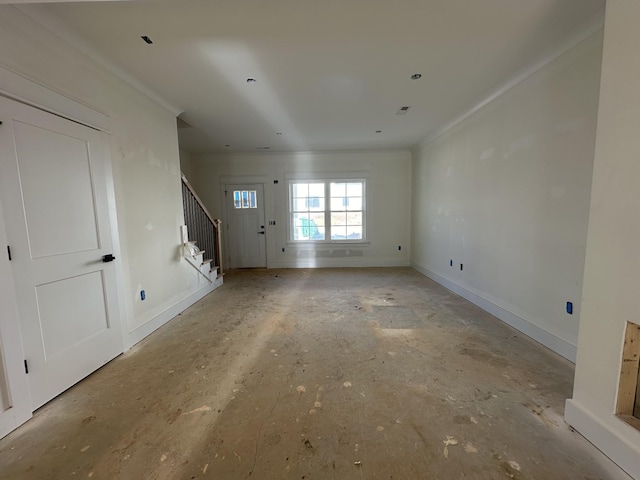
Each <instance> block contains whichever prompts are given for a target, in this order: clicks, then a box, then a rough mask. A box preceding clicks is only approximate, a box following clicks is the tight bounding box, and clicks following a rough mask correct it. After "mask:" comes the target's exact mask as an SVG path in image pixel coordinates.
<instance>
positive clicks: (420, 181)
mask: <svg viewBox="0 0 640 480" xmlns="http://www.w3.org/2000/svg"><path fill="white" fill-rule="evenodd" d="M601 36H602V32H601V31H600V32H597V33H596V34H593V35H591V36H590V37H589V38H587V39H586V40H585V41H583V42H581V43H580V44H579V45H577V46H576V47H574V48H573V49H571V50H569V51H567V52H565V53H564V54H563V55H561V56H560V57H558V58H557V59H555V60H554V61H552V62H551V63H549V64H547V65H546V66H545V67H543V68H542V69H540V70H538V71H537V72H536V73H534V74H533V75H531V76H529V77H528V78H526V79H525V80H524V81H522V82H521V83H519V84H518V85H516V86H515V87H514V88H512V89H510V90H508V91H506V92H505V93H504V94H502V95H501V96H499V97H498V98H496V99H495V100H493V101H492V102H490V103H489V104H487V105H486V106H484V107H483V108H481V109H480V110H479V111H477V112H475V113H474V114H472V115H471V116H470V117H468V118H466V119H465V120H463V121H461V122H460V123H458V124H457V125H455V126H453V127H452V128H450V129H448V130H447V131H445V132H444V133H442V134H441V135H440V136H438V137H437V138H435V139H434V140H432V141H430V142H429V143H427V144H426V145H423V146H422V147H421V148H419V149H417V150H416V151H415V152H414V162H413V202H412V203H413V205H414V210H413V216H412V238H411V241H412V257H411V260H412V263H413V265H414V266H415V267H416V268H417V269H418V270H420V271H422V272H423V273H425V274H426V275H428V276H430V277H432V278H434V279H435V280H437V281H439V282H441V283H443V284H444V285H446V286H447V287H449V288H451V289H453V290H455V291H456V292H458V293H460V294H461V295H463V296H465V297H467V298H469V299H470V300H471V301H473V302H475V303H477V304H478V305H480V306H481V307H483V308H485V309H487V310H489V311H490V312H491V313H494V314H495V315H497V316H498V317H500V318H502V319H503V320H505V321H507V322H508V323H510V324H512V325H513V326H515V327H516V328H519V329H520V330H522V331H524V332H525V333H527V334H528V335H530V336H532V337H533V338H536V339H537V340H538V341H540V342H542V343H544V344H546V345H547V346H549V347H550V348H552V349H554V350H556V351H557V352H559V353H560V354H562V355H564V356H565V357H567V358H570V359H574V357H575V345H576V342H577V333H578V320H579V317H580V292H581V287H582V283H581V279H582V273H583V262H584V252H585V239H586V230H587V218H588V212H589V193H590V185H591V173H592V166H593V148H594V135H595V126H596V109H597V102H598V85H599V70H600V56H601V45H602V42H601ZM450 260H453V266H452V267H450V266H449V262H450ZM461 263H462V264H463V265H464V268H463V270H462V271H461V270H460V264H461ZM567 301H571V302H573V307H574V313H573V315H568V314H567V313H566V312H565V302H567Z"/></svg>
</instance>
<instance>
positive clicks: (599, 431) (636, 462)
mask: <svg viewBox="0 0 640 480" xmlns="http://www.w3.org/2000/svg"><path fill="white" fill-rule="evenodd" d="M612 415H613V413H612ZM564 418H565V420H566V421H567V423H569V425H571V426H572V427H573V428H575V429H576V430H577V431H578V432H580V434H581V435H582V436H583V437H585V438H587V439H589V438H598V439H601V441H599V442H598V445H597V447H598V448H599V449H600V450H601V451H602V453H604V454H605V455H606V456H607V457H609V458H610V459H611V460H613V462H615V463H616V465H618V466H619V467H620V468H622V469H623V470H624V471H625V472H627V473H629V475H631V476H633V473H632V472H640V452H639V451H638V448H637V447H635V448H634V446H633V445H632V444H629V443H627V442H626V441H624V439H622V438H621V437H620V436H619V435H618V434H617V433H616V432H614V431H613V430H612V429H611V428H609V426H608V425H606V424H605V423H603V422H602V421H600V419H599V418H598V417H596V416H595V415H594V414H593V413H591V412H590V411H589V410H587V409H586V408H585V407H583V406H582V405H580V403H578V402H576V400H574V399H568V400H567V401H566V404H565V411H564ZM620 423H621V424H622V426H623V427H627V428H632V427H631V426H629V425H627V424H625V423H624V422H623V421H622V420H620ZM634 478H640V477H634Z"/></svg>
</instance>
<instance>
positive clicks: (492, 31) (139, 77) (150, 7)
mask: <svg viewBox="0 0 640 480" xmlns="http://www.w3.org/2000/svg"><path fill="white" fill-rule="evenodd" d="M20 8H22V9H23V10H24V11H25V12H26V13H27V14H30V15H32V16H34V18H38V19H40V21H43V22H44V23H45V24H47V25H48V26H49V28H53V29H54V30H57V31H58V33H60V34H61V35H62V36H63V37H66V38H74V39H75V40H76V41H78V39H79V42H80V43H82V47H83V48H84V49H89V50H91V51H93V52H95V53H96V54H97V55H96V58H101V59H103V60H106V63H109V64H111V65H112V66H115V67H117V69H119V70H120V71H121V72H122V71H123V72H126V74H127V75H128V76H129V77H131V78H133V79H135V80H136V81H137V82H138V83H139V84H141V85H143V86H144V87H145V88H148V89H149V91H151V92H154V93H155V94H157V95H158V96H159V97H160V98H162V99H163V100H164V101H165V102H167V103H168V104H170V105H173V106H175V107H176V108H177V109H178V110H179V111H182V112H183V113H182V114H181V118H182V119H184V120H185V121H186V122H188V123H189V124H190V125H191V127H192V128H182V129H180V130H179V132H180V144H181V147H182V148H185V149H186V150H189V151H192V152H229V151H231V152H237V151H257V150H260V149H261V148H264V147H270V150H271V151H311V150H352V149H358V150H361V149H396V148H410V147H412V146H413V145H415V144H416V143H418V142H420V141H421V140H422V139H423V138H424V137H425V136H427V135H429V134H431V133H433V132H434V131H436V130H438V129H439V128H441V127H442V126H443V125H446V124H447V123H449V122H451V121H452V120H453V119H455V118H456V117H458V116H460V115H461V114H463V113H464V112H466V111H468V110H469V109H470V108H472V107H473V106H474V105H476V104H477V103H478V102H481V101H482V100H483V99H485V98H487V97H488V96H489V95H490V94H492V93H493V92H495V91H496V90H498V89H499V88H500V87H502V86H504V84H505V83H507V82H508V81H509V80H510V79H512V78H514V76H516V75H518V74H521V73H522V72H523V71H525V70H527V69H528V68H531V66H532V65H534V64H537V63H539V62H541V61H543V60H544V59H545V58H548V57H549V56H551V55H553V54H554V53H556V52H557V51H558V50H559V49H561V48H562V47H566V46H567V45H569V44H570V43H571V42H575V40H576V39H578V38H580V35H582V34H584V32H585V31H588V30H589V29H591V31H592V30H593V29H594V26H596V27H597V26H598V25H601V22H602V17H603V11H604V0H208V1H207V0H164V1H163V0H147V1H117V2H111V1H103V2H86V3H84V2H79V3H77V2H74V3H43V4H39V5H27V6H22V7H20ZM141 35H147V36H149V37H150V38H151V39H152V40H153V44H152V45H147V44H146V43H145V42H143V40H142V39H141V38H140V36H141ZM413 73H420V74H422V78H421V79H419V80H411V79H410V76H411V75H412V74H413ZM247 78H255V79H256V80H257V83H255V84H253V85H251V84H248V83H247V82H246V80H247ZM401 106H411V109H410V110H409V112H408V113H407V114H406V115H396V111H397V110H398V108H400V107H401ZM376 130H381V131H382V132H381V133H376ZM278 133H280V134H278ZM226 145H229V146H228V147H227V146H226Z"/></svg>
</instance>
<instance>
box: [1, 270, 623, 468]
mask: <svg viewBox="0 0 640 480" xmlns="http://www.w3.org/2000/svg"><path fill="white" fill-rule="evenodd" d="M572 379H573V365H572V364H571V363H569V362H567V361H566V360H564V359H562V358H560V357H558V356H557V355H555V354H554V353H552V352H550V351H549V350H547V349H545V348H544V347H541V346H540V345H538V344H536V343H535V342H533V341H532V340H530V339H528V338H527V337H524V336H523V335H521V334H520V333H518V332H516V331H515V330H513V329H511V328H510V327H508V326H506V325H505V324H503V323H502V322H500V321H498V320H496V319H495V318H493V317H492V316H490V315H488V314H487V313H485V312H483V311H482V310H480V309H478V308H476V307H475V306H473V305H471V304H469V303H468V302H466V301H465V300H463V299H461V298H460V297H457V296H455V295H453V294H451V293H450V292H448V291H447V290H445V289H443V288H442V287H440V286H438V285H437V284H435V283H433V282H431V281H430V280H428V279H427V278H425V277H423V276H422V275H420V274H419V273H417V272H415V271H414V270H412V269H409V268H392V269H340V270H336V269H319V270H258V271H239V272H232V273H229V274H228V275H227V276H225V285H224V286H223V287H222V288H220V289H218V290H216V291H215V292H214V293H212V294H211V295H209V296H208V297H206V298H205V299H203V300H202V301H200V302H199V303H197V304H196V305H194V306H193V307H191V308H190V309H188V310H187V311H185V312H184V313H183V314H182V315H180V316H178V317H177V318H176V319H174V320H173V321H171V322H170V323H169V324H167V325H166V326H165V327H163V328H162V329H160V330H159V331H157V332H156V333H154V334H153V335H151V336H150V337H148V338H147V339H145V340H144V341H143V342H141V343H140V344H138V345H137V346H136V347H134V348H133V349H132V350H130V351H129V352H127V353H125V354H124V355H122V356H120V357H119V358H117V359H116V360H114V361H112V362H111V363H109V364H108V365H106V366H105V367H103V368H102V369H100V370H99V371H97V372H96V373H94V374H93V375H91V376H90V377H89V378H87V379H85V380H84V381H82V382H80V383H79V384H78V385H76V386H75V387H73V388H71V389H70V390H68V391H67V392H65V393H64V394H62V395H61V396H60V397H58V398H56V399H55V400H53V401H51V402H50V403H49V404H47V405H45V406H44V407H43V408H41V409H40V410H39V411H38V412H36V415H35V417H34V418H33V419H32V420H31V421H29V422H28V423H27V424H26V425H24V426H23V427H21V428H20V429H18V430H17V431H15V432H14V433H12V434H11V435H9V436H8V437H6V438H4V439H3V440H1V441H0V478H2V479H12V480H17V479H39V480H40V479H63V478H65V479H66V478H94V479H180V480H181V479H230V480H231V479H233V480H235V479H248V478H255V479H289V478H290V479H305V480H309V479H378V478H379V479H398V480H400V479H447V480H449V479H463V478H465V479H466V478H469V479H501V478H507V479H508V478H512V479H523V480H524V479H544V480H550V479H571V480H575V479H585V480H587V479H588V480H594V479H622V478H628V477H626V476H625V475H624V474H622V473H621V471H620V470H618V469H617V468H616V467H615V466H614V465H613V464H612V463H611V462H610V461H609V460H607V459H606V458H605V457H604V456H603V455H602V454H601V453H600V452H599V451H597V450H596V449H595V448H594V447H592V446H591V445H590V444H589V443H588V442H586V441H585V440H584V439H583V438H582V437H580V436H579V435H578V434H577V433H575V432H573V431H572V430H571V429H570V428H569V427H568V426H567V424H565V423H564V421H563V417H562V415H563V409H564V400H565V399H566V398H568V397H570V396H571V387H572Z"/></svg>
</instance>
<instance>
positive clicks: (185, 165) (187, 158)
mask: <svg viewBox="0 0 640 480" xmlns="http://www.w3.org/2000/svg"><path fill="white" fill-rule="evenodd" d="M192 165H193V162H192V160H191V153H189V152H187V151H186V150H183V149H180V170H181V171H182V173H183V174H184V176H185V177H187V180H188V181H189V183H191V179H192V178H193V166H192Z"/></svg>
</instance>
